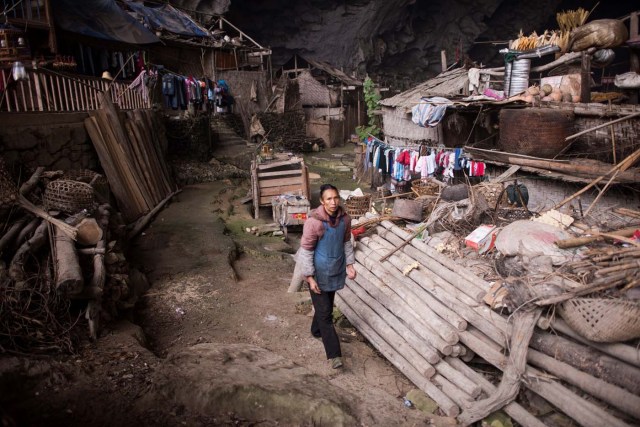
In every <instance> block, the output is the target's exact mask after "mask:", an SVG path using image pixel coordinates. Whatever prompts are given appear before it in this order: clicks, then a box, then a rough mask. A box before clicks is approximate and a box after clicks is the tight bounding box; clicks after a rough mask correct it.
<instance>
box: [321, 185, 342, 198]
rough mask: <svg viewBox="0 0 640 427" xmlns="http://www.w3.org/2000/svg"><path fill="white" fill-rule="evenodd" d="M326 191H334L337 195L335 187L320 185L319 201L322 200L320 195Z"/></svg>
mask: <svg viewBox="0 0 640 427" xmlns="http://www.w3.org/2000/svg"><path fill="white" fill-rule="evenodd" d="M328 190H335V192H336V193H338V189H337V188H336V187H335V186H333V185H331V184H322V185H321V186H320V200H322V195H323V194H324V192H325V191H328Z"/></svg>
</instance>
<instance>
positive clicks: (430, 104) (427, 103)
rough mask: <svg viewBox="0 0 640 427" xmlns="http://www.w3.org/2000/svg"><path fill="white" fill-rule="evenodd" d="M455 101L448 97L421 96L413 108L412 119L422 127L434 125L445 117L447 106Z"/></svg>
mask: <svg viewBox="0 0 640 427" xmlns="http://www.w3.org/2000/svg"><path fill="white" fill-rule="evenodd" d="M452 104H453V103H452V102H451V101H449V100H448V99H447V98H442V97H439V96H435V97H432V98H421V99H420V103H419V104H417V105H415V106H414V107H413V108H412V109H411V121H413V123H415V124H417V125H418V126H421V127H434V126H436V125H437V124H438V123H440V121H441V120H442V119H443V118H444V115H445V113H446V111H447V107H448V106H449V105H452Z"/></svg>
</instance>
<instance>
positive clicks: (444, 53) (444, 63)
mask: <svg viewBox="0 0 640 427" xmlns="http://www.w3.org/2000/svg"><path fill="white" fill-rule="evenodd" d="M440 62H441V63H442V72H443V73H444V72H445V71H447V51H446V50H444V49H442V50H441V51H440Z"/></svg>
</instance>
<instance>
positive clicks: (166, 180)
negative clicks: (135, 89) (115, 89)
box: [85, 96, 176, 222]
mask: <svg viewBox="0 0 640 427" xmlns="http://www.w3.org/2000/svg"><path fill="white" fill-rule="evenodd" d="M85 127H86V128H87V131H88V133H89V135H90V137H91V141H92V142H93V145H94V147H95V149H96V152H97V153H98V157H99V158H100V163H101V165H102V168H103V169H104V171H105V174H106V177H107V179H108V180H109V183H110V185H111V191H113V194H114V196H115V198H116V200H117V202H118V207H119V208H120V210H121V211H122V214H123V215H124V217H125V219H126V220H127V221H128V222H132V221H134V220H136V219H138V218H139V217H140V216H142V215H144V214H145V213H147V212H149V211H150V210H151V209H153V208H154V207H155V206H156V205H157V204H158V203H160V202H161V201H162V200H164V199H165V198H166V197H167V196H168V195H169V194H171V193H173V192H174V191H175V190H176V185H175V183H174V182H173V179H172V177H171V174H170V173H169V169H168V167H167V164H166V163H165V161H164V156H163V155H162V152H161V149H160V146H161V144H160V140H161V139H162V138H164V135H163V133H162V132H160V131H159V129H160V126H159V122H158V120H157V119H156V117H155V116H154V114H153V113H152V112H151V111H150V110H133V111H127V112H126V113H122V114H121V113H119V112H118V110H117V109H116V107H115V105H114V104H113V103H112V102H111V100H110V98H109V97H108V96H104V97H101V102H100V109H98V110H95V111H92V112H91V113H90V117H89V118H87V119H85ZM164 145H166V144H164Z"/></svg>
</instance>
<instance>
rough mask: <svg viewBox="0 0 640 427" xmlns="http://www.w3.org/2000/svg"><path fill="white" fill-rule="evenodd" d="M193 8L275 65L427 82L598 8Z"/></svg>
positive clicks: (349, 1)
mask: <svg viewBox="0 0 640 427" xmlns="http://www.w3.org/2000/svg"><path fill="white" fill-rule="evenodd" d="M171 3H173V4H176V5H178V6H182V7H185V8H188V9H192V10H198V11H202V12H209V13H216V14H223V13H224V14H225V17H226V18H228V19H229V20H230V21H231V22H232V23H234V24H235V25H237V26H238V27H240V28H241V29H242V30H243V31H244V32H245V33H247V34H248V35H249V36H251V37H253V38H254V39H256V40H257V41H258V42H259V43H261V44H262V45H264V46H269V47H271V49H272V50H273V64H274V65H276V66H277V65H278V64H282V63H284V62H285V61H287V60H288V59H289V58H290V57H291V56H292V55H293V54H295V53H298V54H301V55H303V56H308V57H310V58H314V59H318V60H324V61H328V62H330V63H331V64H333V65H334V66H336V67H342V68H343V69H344V70H345V71H348V72H358V73H359V74H361V75H362V74H364V73H369V74H373V75H378V76H385V77H392V78H395V79H406V80H411V81H420V80H424V79H425V78H427V77H430V76H432V75H434V74H436V73H437V72H438V71H440V67H441V65H440V64H441V63H440V52H441V50H445V51H446V54H447V59H448V63H449V64H450V63H452V62H454V61H456V60H460V61H464V60H465V59H466V60H471V61H474V62H476V63H482V64H486V65H497V64H498V63H499V62H500V61H501V57H500V55H498V53H497V51H498V49H500V48H502V47H505V45H504V44H502V45H500V44H494V43H492V42H496V41H498V42H499V41H506V40H508V39H509V38H514V37H516V36H517V34H518V32H519V31H520V30H521V29H522V30H523V31H524V32H525V33H526V34H528V33H530V32H532V31H534V30H535V31H538V32H542V31H544V30H545V29H554V28H556V26H557V25H556V23H555V14H556V12H558V11H561V10H568V9H575V8H577V7H583V8H585V9H591V8H593V6H594V5H595V4H596V3H597V2H596V1H588V0H587V1H578V0H570V1H568V0H537V1H530V0H529V1H523V0H431V1H430V0H422V1H421V0H345V1H337V0H299V1H296V0H178V1H176V0H171ZM634 3H636V2H631V1H609V2H600V4H599V5H598V6H597V7H596V8H595V10H594V13H593V15H592V18H593V19H597V18H618V17H621V16H623V15H626V14H628V13H629V12H630V11H632V10H634V9H638V6H639V5H638V4H635V6H634Z"/></svg>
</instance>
